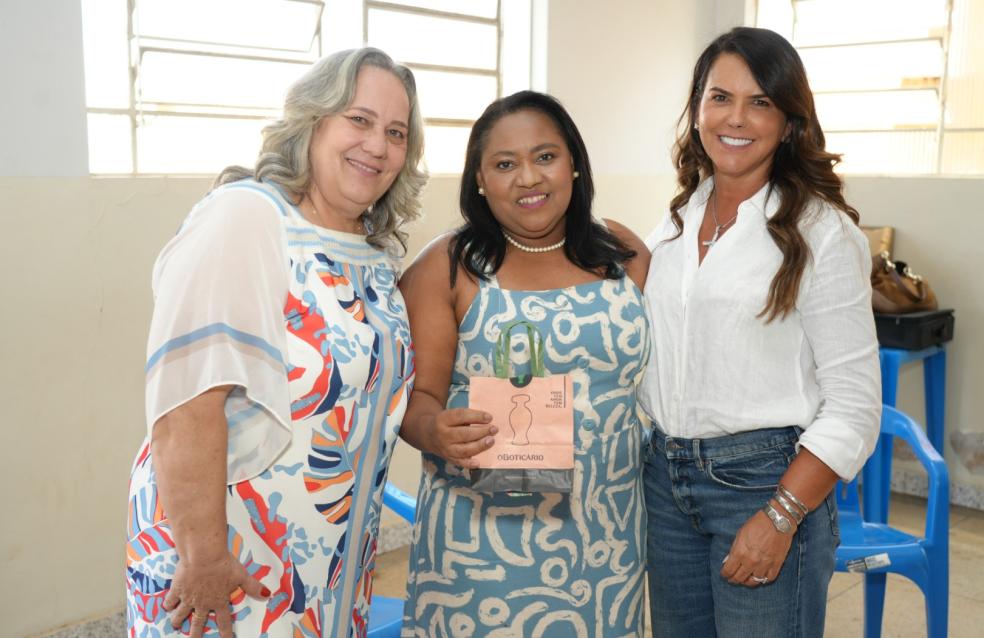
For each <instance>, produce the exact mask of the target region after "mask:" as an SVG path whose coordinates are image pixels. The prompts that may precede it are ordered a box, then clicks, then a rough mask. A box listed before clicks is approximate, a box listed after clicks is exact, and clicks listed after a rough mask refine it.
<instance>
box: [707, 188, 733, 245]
mask: <svg viewBox="0 0 984 638" xmlns="http://www.w3.org/2000/svg"><path fill="white" fill-rule="evenodd" d="M709 199H710V200H711V219H713V220H714V234H713V235H711V238H710V239H707V240H704V241H702V242H701V244H703V245H704V246H705V247H707V248H711V247H713V246H714V244H716V243H717V242H718V238H719V237H720V236H721V231H722V230H725V229H726V228H727V227H728V226H730V225H731V224H733V223H735V221H736V220H737V219H738V212H737V211H736V212H735V216H734V217H732V218H731V219H729V220H728V221H726V222H725V223H723V224H722V223H719V222H718V218H717V206H716V205H715V201H716V200H717V197H715V194H714V191H711V196H710V198H709Z"/></svg>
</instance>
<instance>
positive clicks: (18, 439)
mask: <svg viewBox="0 0 984 638" xmlns="http://www.w3.org/2000/svg"><path fill="white" fill-rule="evenodd" d="M0 2H2V18H0V52H3V53H7V55H5V56H3V57H2V58H0V82H3V83H4V84H3V86H4V88H5V90H4V98H5V99H4V100H3V101H2V102H0V140H2V142H0V207H2V208H0V260H2V262H0V294H2V297H0V298H2V299H3V300H4V301H3V308H4V311H3V313H2V314H0V334H3V335H4V338H3V339H2V340H0V423H2V427H0V455H2V456H0V485H4V486H5V487H6V490H7V491H6V494H7V499H6V500H5V503H4V509H3V514H2V516H0V637H4V636H23V635H25V634H29V633H31V632H37V631H41V630H44V629H47V628H51V627H54V626H57V625H60V624H63V623H67V622H73V621H77V620H80V619H83V618H86V617H89V616H94V615H99V614H101V613H105V612H108V611H113V610H116V609H119V608H120V607H121V605H122V598H123V580H122V574H123V554H122V548H123V540H124V539H123V534H124V532H123V530H124V516H125V513H126V512H125V508H126V479H127V475H128V473H129V467H130V462H131V460H132V456H133V453H134V452H135V448H136V446H137V444H138V442H139V440H140V438H141V437H142V435H143V431H144V424H143V422H142V420H143V416H142V414H143V411H142V407H141V406H142V380H143V375H142V370H143V359H144V347H145V339H146V330H147V322H148V319H149V316H150V310H151V307H150V287H149V282H150V267H151V264H152V262H153V259H154V257H155V256H156V253H157V251H158V250H159V248H160V246H161V245H163V243H164V242H165V241H166V239H167V238H168V237H169V236H170V235H171V234H172V233H173V232H174V230H175V228H176V227H177V224H178V223H179V221H180V219H181V218H182V217H183V216H184V214H185V212H186V211H187V210H188V208H189V207H190V205H191V204H192V203H193V202H194V201H195V200H196V199H197V198H198V197H199V196H200V195H201V194H202V193H203V192H204V191H205V189H206V188H207V184H208V180H207V179H188V178H183V179H167V178H127V179H92V178H89V177H86V176H84V174H85V172H86V169H85V140H84V137H85V118H84V100H83V97H82V89H81V41H80V36H79V33H80V17H79V10H78V8H77V3H76V2H70V1H65V2H62V3H58V2H55V1H54V0H0ZM743 8H744V3H743V2H740V1H738V0H713V1H712V0H697V1H696V2H676V1H671V0H619V1H617V2H604V3H603V2H596V1H592V0H563V1H560V2H554V3H552V4H551V10H550V13H549V30H550V32H549V45H548V59H549V69H548V83H549V84H548V86H549V89H550V90H551V91H552V92H554V93H555V94H557V95H558V97H560V98H561V99H562V100H563V101H564V103H565V104H566V105H567V106H568V107H569V108H570V110H571V112H572V113H573V114H574V117H575V120H576V121H577V122H578V124H579V126H580V127H581V130H582V133H583V134H584V137H585V139H586V140H587V144H588V147H589V150H590V152H591V155H592V160H593V163H594V170H595V175H596V181H597V186H598V197H597V206H596V210H597V211H598V212H599V213H600V214H602V215H605V216H610V217H614V218H616V219H619V220H621V221H623V222H625V223H627V224H629V225H630V226H631V227H632V228H634V229H635V230H636V231H637V232H638V233H640V234H644V233H645V232H647V231H648V230H649V229H650V228H651V227H652V226H653V225H654V224H655V223H656V221H657V219H658V218H659V217H661V216H662V215H663V214H664V211H665V205H666V202H667V201H668V199H669V197H670V195H671V194H672V192H673V184H674V179H673V175H672V171H671V167H670V164H669V161H668V159H667V157H668V151H669V147H670V144H671V142H672V131H673V127H674V123H675V121H676V118H677V116H678V115H679V112H680V109H681V108H682V105H683V102H684V97H685V92H686V89H687V83H688V80H689V73H690V67H691V64H692V62H693V60H694V59H695V58H696V55H697V54H698V52H699V50H700V49H701V48H702V47H703V46H704V44H706V42H707V41H708V40H709V39H710V38H711V37H713V35H715V34H716V33H717V32H719V31H722V30H724V29H726V28H727V27H729V26H731V24H732V23H733V22H734V21H736V20H739V19H740V18H741V16H742V15H743V13H742V12H743ZM14 43H19V45H21V46H23V47H26V51H28V52H29V55H25V54H24V52H23V50H19V51H17V52H16V54H11V48H12V47H13V46H14ZM73 69H74V70H73ZM8 87H13V88H14V89H15V90H9V88H8ZM44 95H46V96H47V97H46V98H44V99H41V98H39V97H37V96H44ZM30 96H35V97H30ZM55 111H57V113H56V112H55ZM30 131H33V133H31V132H30ZM30 175H38V176H41V177H25V176H30ZM66 175H81V176H80V177H64V176H66ZM848 187H849V189H848V194H849V198H850V199H851V201H853V202H854V203H855V204H856V205H857V206H858V208H859V209H860V210H861V212H862V216H863V218H864V220H865V222H866V223H884V222H888V223H891V224H893V225H895V226H896V227H897V228H898V233H899V236H898V252H899V254H900V255H903V256H905V257H908V258H909V260H910V261H911V262H912V263H913V264H915V265H917V266H918V268H919V270H921V271H922V272H923V274H925V275H926V276H927V277H928V278H929V279H930V281H932V282H933V284H934V285H935V286H936V288H937V291H938V292H939V294H940V298H941V300H942V301H943V303H944V304H946V305H952V306H954V307H955V308H956V309H957V339H956V340H955V341H954V343H953V345H952V347H951V350H950V352H951V358H950V367H949V373H950V381H949V387H948V391H949V392H948V396H949V404H948V408H949V418H948V428H950V431H951V432H956V431H958V430H963V431H966V432H971V433H984V423H982V422H981V420H980V419H977V420H975V417H974V415H979V414H984V397H982V396H981V393H980V392H979V391H978V388H980V387H982V381H984V379H982V378H981V372H980V369H981V366H980V365H978V364H977V363H976V362H978V361H981V360H984V336H981V335H979V334H977V333H976V332H975V330H974V328H975V327H976V326H977V325H981V324H982V319H984V307H982V305H981V304H982V303H984V301H982V296H981V292H982V290H981V286H980V284H978V283H977V281H978V280H977V278H976V276H975V275H976V273H979V272H982V271H984V262H982V258H981V257H980V256H979V255H980V254H981V251H979V250H976V241H977V240H976V238H977V237H980V236H981V235H982V234H984V218H982V217H981V216H980V215H979V214H978V211H980V202H981V201H984V180H980V179H973V180H947V179H890V178H851V179H849V180H848ZM456 189H457V180H456V179H454V178H436V179H434V180H432V181H431V183H430V184H429V186H428V189H427V191H426V193H425V196H424V210H425V214H426V219H425V220H424V221H423V222H422V223H420V224H419V225H418V226H417V227H416V228H415V229H414V230H413V234H412V238H411V254H414V253H415V252H416V251H417V250H419V248H420V247H421V246H422V245H423V244H424V243H425V242H426V241H427V240H428V239H430V238H431V237H433V236H434V235H435V234H437V233H438V232H440V231H441V230H443V229H446V228H448V227H450V226H451V225H453V224H454V223H456V222H457V212H456V209H455V206H456ZM903 377H904V378H903V380H902V388H901V389H902V391H903V393H905V394H906V395H907V396H905V398H904V399H903V400H902V402H901V403H902V406H903V407H904V408H906V409H909V410H911V411H913V412H914V413H915V414H917V415H918V414H919V408H920V403H919V401H921V390H920V388H919V387H918V384H919V383H920V381H919V375H918V370H912V371H906V373H905V374H904V375H903ZM951 452H952V450H951ZM958 456H959V454H952V453H951V455H950V457H951V458H950V462H951V466H952V467H953V468H954V480H955V481H977V484H978V485H984V478H980V475H972V473H971V472H970V470H969V469H967V468H966V467H964V466H963V465H961V464H958V461H960V459H959V458H957V457H958ZM982 458H984V456H982ZM418 471H419V467H418V459H417V457H416V455H415V454H414V453H413V452H412V451H410V450H407V449H406V448H403V449H400V450H399V451H398V453H397V459H396V461H395V462H394V465H393V468H392V471H391V478H392V479H393V480H394V481H395V482H396V483H397V484H399V485H401V486H403V487H405V488H408V489H414V488H415V486H416V481H417V475H418Z"/></svg>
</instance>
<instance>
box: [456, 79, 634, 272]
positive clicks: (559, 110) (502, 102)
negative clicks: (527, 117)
mask: <svg viewBox="0 0 984 638" xmlns="http://www.w3.org/2000/svg"><path fill="white" fill-rule="evenodd" d="M525 110H532V111H537V112H539V113H542V114H544V115H546V116H547V117H548V118H550V120H551V121H553V123H554V124H555V125H556V126H557V130H558V131H560V134H561V136H562V137H563V138H564V142H565V143H566V144H567V148H568V150H569V151H570V153H571V157H572V159H573V160H574V170H575V171H577V172H578V173H580V176H579V177H578V178H577V179H575V180H574V184H573V186H572V192H571V202H570V204H569V205H568V206H567V213H566V218H565V237H566V242H565V243H564V254H565V255H566V256H567V258H568V259H569V260H570V261H571V263H573V264H574V265H576V266H578V267H579V268H582V269H584V270H588V271H592V272H596V271H602V272H603V273H604V276H605V277H606V278H607V279H618V278H619V277H621V276H622V275H623V274H624V273H625V269H624V268H623V264H624V263H625V262H626V261H628V260H629V259H632V258H633V257H635V255H636V253H635V251H633V250H631V249H629V248H628V247H627V246H626V245H625V244H623V243H622V241H621V240H619V239H618V238H617V237H616V236H615V235H613V234H612V233H611V232H610V231H609V230H608V229H607V228H605V227H604V226H602V225H601V224H599V223H597V222H595V221H593V220H592V219H591V200H592V199H593V198H594V181H593V180H592V177H591V163H590V161H588V151H587V149H586V148H585V147H584V140H582V139H581V134H580V133H579V132H578V130H577V126H575V125H574V120H572V119H571V116H570V115H569V114H568V113H567V111H566V110H565V109H564V107H563V106H562V105H561V103H560V102H559V101H558V100H557V99H556V98H554V97H551V96H549V95H545V94H543V93H537V92H536V91H520V92H519V93H514V94H512V95H510V96H508V97H504V98H500V99H498V100H496V101H495V102H493V103H492V104H490V105H489V106H488V107H487V108H486V109H485V112H484V113H482V115H481V117H479V118H478V120H476V121H475V125H474V126H472V130H471V135H470V136H469V137H468V148H467V150H466V151H465V168H464V170H463V171H462V173H461V192H460V195H459V206H460V207H461V216H462V217H464V219H465V223H464V224H463V225H462V226H461V227H460V228H458V229H457V230H456V231H455V234H454V237H453V238H452V239H451V243H450V245H449V247H448V253H449V255H450V257H451V286H452V287H453V286H454V284H455V281H456V280H457V274H458V266H459V265H461V266H462V267H464V269H465V270H466V271H467V272H468V273H469V274H470V275H473V276H474V277H476V278H478V279H482V280H487V279H488V278H489V274H491V273H494V272H496V271H498V270H499V268H500V267H501V266H502V260H503V259H504V258H505V256H506V240H505V237H504V236H503V234H502V227H501V226H500V225H499V222H498V221H496V219H495V217H493V215H492V210H491V209H490V208H489V204H488V201H487V200H486V199H485V198H484V197H483V196H482V195H480V194H479V192H478V183H477V181H476V178H475V176H476V175H478V170H479V168H480V166H481V162H482V153H483V152H484V150H485V145H486V143H487V142H488V137H489V132H490V131H491V130H492V127H493V126H495V124H496V122H498V121H499V120H500V119H502V117H504V116H506V115H510V114H512V113H516V112H518V111H525Z"/></svg>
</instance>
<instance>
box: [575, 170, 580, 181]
mask: <svg viewBox="0 0 984 638" xmlns="http://www.w3.org/2000/svg"><path fill="white" fill-rule="evenodd" d="M580 176H581V174H580V173H578V172H577V171H574V179H577V178H578V177H580Z"/></svg>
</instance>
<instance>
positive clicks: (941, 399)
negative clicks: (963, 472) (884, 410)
mask: <svg viewBox="0 0 984 638" xmlns="http://www.w3.org/2000/svg"><path fill="white" fill-rule="evenodd" d="M878 359H879V362H880V363H881V386H882V403H884V404H885V405H890V406H892V407H893V408H894V407H895V399H896V395H897V391H898V385H899V370H900V369H901V368H902V366H905V365H907V364H910V363H915V362H917V361H922V362H923V387H924V390H925V392H924V395H925V399H926V436H927V437H928V438H929V440H930V442H931V443H932V444H933V446H934V447H935V448H936V451H937V452H939V453H940V454H943V438H944V432H943V430H944V422H945V416H946V415H945V403H946V348H945V347H944V346H942V345H940V346H931V347H929V348H925V349H923V350H899V349H896V348H879V349H878ZM886 439H887V440H886ZM872 475H873V476H872ZM869 476H872V478H870V479H869ZM891 477H892V441H891V437H889V436H885V435H883V436H881V437H879V441H878V446H877V447H876V448H875V451H874V453H873V454H872V455H871V458H870V459H868V462H867V463H866V464H865V466H864V472H863V474H862V481H861V497H862V506H863V508H864V519H865V520H866V521H872V522H876V523H885V522H887V521H888V498H887V497H888V492H887V491H886V492H884V496H885V497H886V498H882V495H883V493H882V491H881V490H880V486H881V482H882V481H890V480H891Z"/></svg>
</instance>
